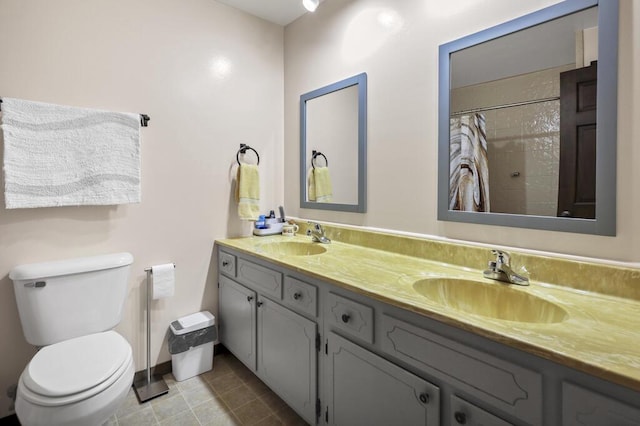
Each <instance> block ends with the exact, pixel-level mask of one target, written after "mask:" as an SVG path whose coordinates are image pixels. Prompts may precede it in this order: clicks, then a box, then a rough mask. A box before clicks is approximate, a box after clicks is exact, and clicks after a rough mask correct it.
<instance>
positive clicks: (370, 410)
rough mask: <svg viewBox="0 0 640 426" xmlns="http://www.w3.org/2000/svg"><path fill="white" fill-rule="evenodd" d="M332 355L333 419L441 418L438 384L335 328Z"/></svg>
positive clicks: (426, 421) (348, 422) (345, 425)
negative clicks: (387, 358)
mask: <svg viewBox="0 0 640 426" xmlns="http://www.w3.org/2000/svg"><path fill="white" fill-rule="evenodd" d="M327 356H328V362H327V371H326V373H327V376H326V377H327V387H328V390H329V392H327V396H328V401H327V404H328V405H327V407H328V408H327V412H326V417H325V422H328V424H331V425H342V426H352V425H368V426H369V425H438V424H440V391H439V389H438V387H437V386H435V385H433V384H431V383H429V382H427V381H426V380H423V379H421V378H420V377H418V376H415V375H413V374H411V373H409V372H407V371H405V370H403V369H402V368H400V367H397V366H396V365H394V364H392V363H390V362H389V361H387V360H385V359H384V358H381V357H379V356H377V355H374V354H373V353H372V352H369V351H368V350H366V349H363V348H362V347H360V346H358V345H356V344H354V343H352V342H350V341H348V340H347V339H344V338H342V337H340V336H338V335H337V334H335V333H332V332H329V333H328V338H327Z"/></svg>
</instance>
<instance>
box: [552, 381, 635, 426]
mask: <svg viewBox="0 0 640 426" xmlns="http://www.w3.org/2000/svg"><path fill="white" fill-rule="evenodd" d="M562 424H563V425H566V426H573V425H592V426H596V425H616V426H631V425H639V424H640V408H638V407H631V406H629V405H626V404H623V403H621V402H618V401H615V400H613V399H611V398H607V397H606V396H603V395H600V394H598V393H595V392H592V391H590V390H588V389H585V388H582V387H579V386H576V385H574V384H571V383H567V382H564V383H562Z"/></svg>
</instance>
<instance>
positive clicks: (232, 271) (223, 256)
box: [218, 251, 236, 277]
mask: <svg viewBox="0 0 640 426" xmlns="http://www.w3.org/2000/svg"><path fill="white" fill-rule="evenodd" d="M218 269H219V270H220V272H223V273H224V274H225V275H228V276H230V277H235V276H236V257H235V256H234V255H232V254H229V253H225V252H223V251H219V252H218Z"/></svg>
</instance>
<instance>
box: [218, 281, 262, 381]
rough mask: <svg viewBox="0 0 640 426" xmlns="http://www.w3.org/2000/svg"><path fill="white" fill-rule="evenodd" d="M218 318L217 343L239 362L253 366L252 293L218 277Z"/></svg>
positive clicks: (253, 320)
mask: <svg viewBox="0 0 640 426" xmlns="http://www.w3.org/2000/svg"><path fill="white" fill-rule="evenodd" d="M218 284H219V286H220V288H219V289H218V303H219V306H218V316H219V318H218V320H219V329H220V342H222V344H224V345H225V346H226V348H227V349H229V350H230V351H231V353H233V354H234V355H235V356H236V357H237V358H238V359H239V360H240V361H242V362H243V363H244V364H245V365H246V366H247V367H249V368H250V369H251V370H253V371H255V369H256V310H255V303H256V293H255V291H252V290H249V289H248V288H246V287H245V286H243V285H241V284H238V283H236V282H235V281H232V280H230V279H228V278H226V277H223V276H219V277H218Z"/></svg>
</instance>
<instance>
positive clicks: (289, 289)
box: [282, 276, 318, 317]
mask: <svg viewBox="0 0 640 426" xmlns="http://www.w3.org/2000/svg"><path fill="white" fill-rule="evenodd" d="M282 299H283V301H284V303H285V304H286V305H288V306H289V307H291V308H293V309H294V310H296V311H298V312H302V313H305V314H309V315H311V316H313V317H316V316H318V289H317V288H316V286H314V285H311V284H307V283H305V282H304V281H300V280H298V279H295V278H293V277H288V276H285V277H284V295H283V297H282Z"/></svg>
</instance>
